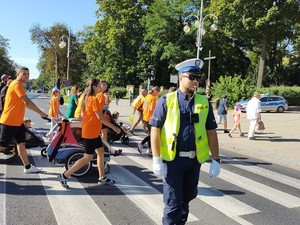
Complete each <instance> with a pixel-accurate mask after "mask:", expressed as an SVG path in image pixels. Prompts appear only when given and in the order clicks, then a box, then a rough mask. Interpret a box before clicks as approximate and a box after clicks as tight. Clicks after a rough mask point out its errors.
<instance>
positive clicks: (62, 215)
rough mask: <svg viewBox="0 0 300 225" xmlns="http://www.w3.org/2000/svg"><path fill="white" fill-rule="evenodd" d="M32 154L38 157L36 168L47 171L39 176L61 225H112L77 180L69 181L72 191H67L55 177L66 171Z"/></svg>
mask: <svg viewBox="0 0 300 225" xmlns="http://www.w3.org/2000/svg"><path fill="white" fill-rule="evenodd" d="M30 152H31V154H32V155H35V156H37V157H34V160H35V163H36V166H40V167H42V168H43V171H46V172H45V173H39V176H40V178H41V182H42V184H43V186H44V187H45V192H46V194H47V197H48V200H49V203H50V205H51V207H52V210H53V212H54V215H55V217H56V220H57V223H58V224H59V225H69V224H90V225H99V224H101V225H110V224H111V223H110V222H109V221H108V219H107V218H106V216H105V215H104V213H103V212H102V211H101V210H100V209H99V207H98V206H97V205H96V203H95V202H94V200H93V199H92V198H91V197H90V195H89V194H88V193H87V192H86V191H85V190H84V188H83V187H82V185H81V184H80V182H78V181H77V179H76V178H71V179H69V181H68V184H69V185H70V189H68V190H66V189H65V188H63V187H62V186H61V185H60V183H59V182H58V180H57V178H56V175H54V174H59V173H61V172H63V171H64V169H62V168H61V167H53V166H54V165H53V164H52V163H49V162H48V161H47V159H46V158H42V157H41V156H40V154H39V153H37V152H36V151H33V150H30Z"/></svg>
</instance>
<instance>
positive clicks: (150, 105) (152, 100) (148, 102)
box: [137, 86, 160, 154]
mask: <svg viewBox="0 0 300 225" xmlns="http://www.w3.org/2000/svg"><path fill="white" fill-rule="evenodd" d="M159 91H160V88H159V87H158V86H155V87H153V88H152V89H151V90H150V91H149V93H148V95H147V96H146V97H145V100H144V104H143V121H144V123H145V124H146V126H147V128H148V135H147V136H146V137H145V138H144V140H142V142H141V143H138V146H137V148H138V152H139V153H142V149H143V146H144V144H145V143H148V149H147V152H146V153H147V154H151V153H152V150H151V142H150V133H151V126H150V124H149V121H150V119H151V117H152V115H153V112H154V109H155V106H156V97H157V95H158V93H159Z"/></svg>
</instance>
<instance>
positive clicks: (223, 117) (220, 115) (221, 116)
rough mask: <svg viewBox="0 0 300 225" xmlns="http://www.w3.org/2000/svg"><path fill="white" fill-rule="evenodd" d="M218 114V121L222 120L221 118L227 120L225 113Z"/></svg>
mask: <svg viewBox="0 0 300 225" xmlns="http://www.w3.org/2000/svg"><path fill="white" fill-rule="evenodd" d="M218 116H219V122H222V120H223V121H224V122H227V114H218Z"/></svg>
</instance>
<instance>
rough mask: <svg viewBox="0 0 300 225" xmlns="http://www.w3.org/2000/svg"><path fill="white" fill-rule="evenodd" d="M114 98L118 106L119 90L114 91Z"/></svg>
mask: <svg viewBox="0 0 300 225" xmlns="http://www.w3.org/2000/svg"><path fill="white" fill-rule="evenodd" d="M115 98H116V105H117V106H118V105H119V101H120V94H119V91H116V94H115Z"/></svg>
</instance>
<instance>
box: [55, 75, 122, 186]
mask: <svg viewBox="0 0 300 225" xmlns="http://www.w3.org/2000/svg"><path fill="white" fill-rule="evenodd" d="M100 85H101V84H100V81H99V80H98V79H96V78H92V79H90V80H89V82H88V87H87V88H86V90H85V92H86V93H85V97H84V99H83V102H82V109H81V112H83V120H82V138H83V139H84V156H83V157H82V158H81V159H79V160H77V161H76V162H75V164H74V165H73V166H72V167H71V168H70V169H68V170H67V171H65V172H64V173H62V174H59V175H58V180H59V182H60V183H61V185H62V186H63V187H64V188H69V185H68V184H67V181H68V178H69V177H70V176H71V175H72V174H73V173H74V172H75V171H77V170H79V169H80V168H82V167H83V166H84V165H86V164H87V163H89V162H90V161H91V160H92V159H93V156H94V152H95V151H96V153H97V166H98V172H99V179H98V184H100V185H102V184H113V183H115V182H114V181H113V180H111V179H109V178H108V177H106V176H105V173H104V148H103V143H102V140H101V137H100V132H101V127H102V123H103V124H105V125H107V126H110V127H111V128H112V129H113V130H114V131H115V132H116V133H120V132H121V130H120V129H119V128H118V127H115V126H114V125H112V124H111V123H110V122H108V121H107V120H106V119H104V118H103V115H102V107H101V103H100V102H99V99H98V98H97V97H96V95H97V94H98V93H99V92H100V90H101V88H100Z"/></svg>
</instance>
